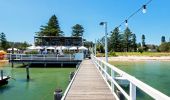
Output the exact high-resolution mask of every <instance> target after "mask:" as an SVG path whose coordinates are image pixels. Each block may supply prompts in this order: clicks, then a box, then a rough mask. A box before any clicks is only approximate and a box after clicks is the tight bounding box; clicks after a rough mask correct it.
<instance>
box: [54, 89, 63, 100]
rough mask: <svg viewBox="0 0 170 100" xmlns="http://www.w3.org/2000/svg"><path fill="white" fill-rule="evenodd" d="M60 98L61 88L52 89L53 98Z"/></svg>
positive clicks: (56, 99)
mask: <svg viewBox="0 0 170 100" xmlns="http://www.w3.org/2000/svg"><path fill="white" fill-rule="evenodd" d="M61 98H62V89H56V90H55V91H54V100H61Z"/></svg>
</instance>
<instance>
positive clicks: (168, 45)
mask: <svg viewBox="0 0 170 100" xmlns="http://www.w3.org/2000/svg"><path fill="white" fill-rule="evenodd" d="M159 50H160V51H161V52H170V42H164V43H162V44H161V45H160V46H159Z"/></svg>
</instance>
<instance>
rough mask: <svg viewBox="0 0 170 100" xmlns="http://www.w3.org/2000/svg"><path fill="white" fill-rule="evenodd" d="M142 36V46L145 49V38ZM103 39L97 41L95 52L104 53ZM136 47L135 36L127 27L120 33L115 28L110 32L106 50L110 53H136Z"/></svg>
mask: <svg viewBox="0 0 170 100" xmlns="http://www.w3.org/2000/svg"><path fill="white" fill-rule="evenodd" d="M142 36H143V42H142V45H143V48H145V46H146V45H145V36H144V35H142ZM104 39H105V38H104V37H103V38H102V39H99V40H98V41H97V50H98V51H99V52H104V50H103V49H104V41H105V40H104ZM138 45H139V44H137V43H136V35H135V34H134V33H132V31H131V30H130V28H128V27H127V28H126V29H125V30H124V32H122V33H121V32H120V31H119V29H118V28H115V29H114V30H113V31H111V35H110V37H108V50H109V51H112V52H132V51H133V52H136V51H137V47H138Z"/></svg>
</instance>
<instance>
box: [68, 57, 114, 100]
mask: <svg viewBox="0 0 170 100" xmlns="http://www.w3.org/2000/svg"><path fill="white" fill-rule="evenodd" d="M82 99H83V100H115V98H114V96H113V94H112V92H111V90H110V89H109V87H108V86H107V84H106V82H105V81H104V79H103V78H102V76H101V75H100V73H99V71H98V70H97V68H96V67H95V65H94V64H93V62H92V61H91V60H83V61H82V63H81V65H80V69H79V71H78V73H77V75H76V77H75V79H74V82H73V83H72V86H71V88H70V89H69V91H68V93H67V95H66V97H65V100H82Z"/></svg>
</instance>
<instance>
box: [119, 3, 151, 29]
mask: <svg viewBox="0 0 170 100" xmlns="http://www.w3.org/2000/svg"><path fill="white" fill-rule="evenodd" d="M151 2H152V0H149V1H148V2H146V3H145V4H144V5H142V7H140V8H139V9H137V10H136V11H135V12H133V13H132V14H131V15H130V16H128V17H127V19H125V20H124V21H123V22H122V23H120V24H119V25H118V26H117V28H119V27H121V26H122V24H124V23H125V25H126V26H127V25H128V21H129V19H131V18H132V17H133V16H134V15H136V14H137V13H138V12H139V11H141V10H142V9H143V13H145V12H146V7H147V5H149V4H150V3H151Z"/></svg>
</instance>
